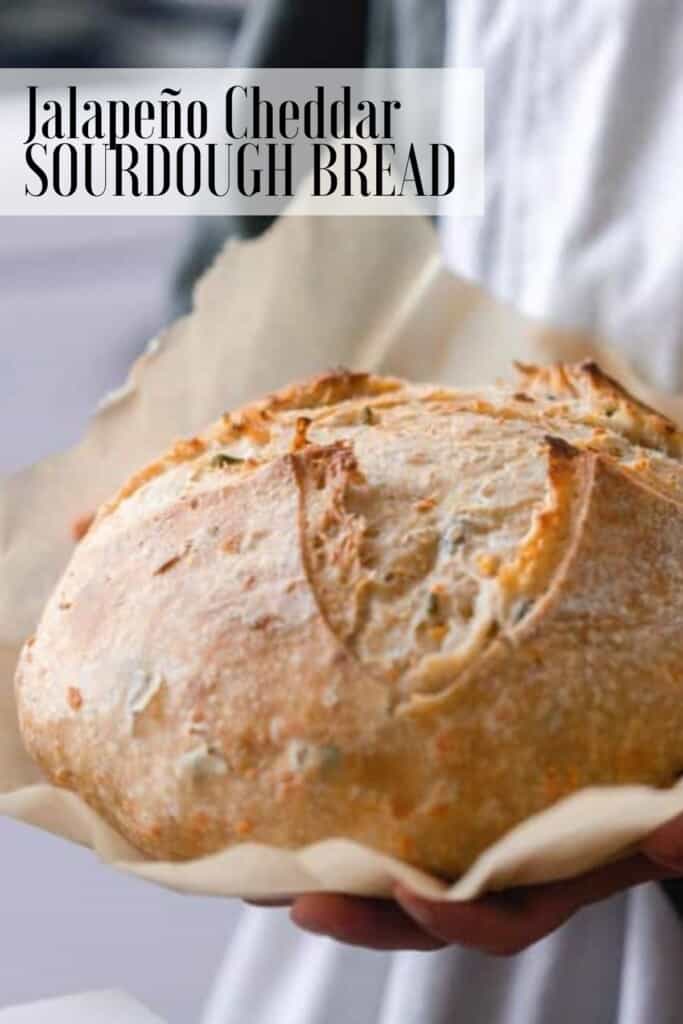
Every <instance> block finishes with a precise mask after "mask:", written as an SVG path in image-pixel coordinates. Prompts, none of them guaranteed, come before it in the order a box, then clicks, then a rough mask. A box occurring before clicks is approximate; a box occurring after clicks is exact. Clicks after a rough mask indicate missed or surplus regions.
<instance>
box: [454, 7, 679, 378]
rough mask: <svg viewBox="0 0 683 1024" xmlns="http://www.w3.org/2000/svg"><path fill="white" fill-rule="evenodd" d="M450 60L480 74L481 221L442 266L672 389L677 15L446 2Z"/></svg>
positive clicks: (675, 356) (673, 10)
mask: <svg viewBox="0 0 683 1024" xmlns="http://www.w3.org/2000/svg"><path fill="white" fill-rule="evenodd" d="M450 7H451V12H452V32H451V43H450V46H449V63H451V64H474V65H483V66H484V68H485V70H486V103H487V161H488V171H487V207H486V211H487V212H486V218H485V220H484V222H483V223H482V221H480V220H476V219H473V220H470V221H462V220H460V221H458V220H451V221H450V222H448V223H447V225H446V252H447V255H448V258H449V260H450V262H451V264H452V266H453V267H454V268H455V269H457V270H459V271H461V272H462V273H464V274H465V275H466V276H470V277H474V278H477V279H479V280H482V281H484V282H485V283H487V284H488V285H489V287H490V288H491V289H492V290H493V291H494V292H495V293H497V294H499V295H501V296H504V297H506V298H509V299H511V300H512V301H513V302H515V303H516V304H517V305H518V306H520V307H521V308H522V309H524V310H525V311H526V312H529V313H532V314H533V315H538V316H542V317H548V318H550V319H551V320H553V321H554V322H556V323H564V324H566V325H568V326H580V327H586V328H588V329H590V330H594V331H597V332H598V333H600V334H601V335H602V336H603V337H605V338H606V339H608V340H609V341H611V342H612V343H614V344H616V345H620V346H622V348H623V349H624V351H625V352H626V353H627V355H628V356H629V358H630V359H631V360H632V362H633V364H634V365H635V366H636V367H637V368H638V369H640V370H641V372H643V373H644V374H645V375H646V376H649V377H650V379H651V380H652V382H653V383H655V384H657V385H658V386H659V387H661V388H664V389H670V390H682V389H683V201H682V199H681V191H680V180H681V169H682V168H683V5H682V4H681V3H680V2H679V0H646V2H644V0H599V2H596V0H542V2H541V3H534V2H527V0H451V3H450Z"/></svg>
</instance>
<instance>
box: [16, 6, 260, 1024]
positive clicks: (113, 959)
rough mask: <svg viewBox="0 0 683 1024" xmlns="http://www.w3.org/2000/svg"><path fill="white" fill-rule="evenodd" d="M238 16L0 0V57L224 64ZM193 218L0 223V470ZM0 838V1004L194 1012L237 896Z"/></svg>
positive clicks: (122, 343) (136, 301)
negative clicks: (110, 997)
mask: <svg viewBox="0 0 683 1024" xmlns="http://www.w3.org/2000/svg"><path fill="white" fill-rule="evenodd" d="M253 2H258V0H253ZM241 14H242V11H241V4H240V3H239V2H236V0H196V2H183V0H161V2H157V0H145V2H144V3H130V2H127V3H125V2H124V3H112V2H106V0H100V2H98V3H87V2H84V0H72V2H65V3H59V4H58V3H55V2H53V0H21V2H13V0H3V3H2V4H0V57H1V58H2V59H1V60H0V64H1V65H2V66H15V67H16V66H24V67H31V66H33V67H37V66H43V67H44V66H54V67H60V66H61V67H74V66H79V65H87V66H101V67H117V66H141V67H155V66H168V67H173V66H200V67H201V66H210V65H214V64H215V65H226V64H229V52H230V47H231V43H232V39H233V38H234V34H235V32H236V31H237V29H238V27H239V23H240V19H241ZM2 101H3V97H2V95H1V94H0V127H1V124H2ZM190 230H191V225H190V223H189V221H187V220H182V219H177V220H175V219H169V218H55V219H51V218H45V219H43V218H30V219H28V218H27V219H19V218H9V219H5V220H4V221H2V222H0V473H2V474H8V473H11V472H13V471H15V470H17V469H19V468H21V467H22V466H25V465H28V464H30V463H31V462H33V461H35V460H36V459H39V458H42V457H43V456H45V455H47V454H49V453H50V452H53V451H57V450H59V449H61V448H63V447H65V446H66V445H69V444H71V443H73V442H74V441H75V440H77V439H78V437H79V436H80V435H81V433H82V431H83V429H84V427H85V425H86V423H87V420H88V417H89V416H90V415H91V414H92V412H93V410H94V408H95V406H96V404H97V402H98V400H99V399H100V398H101V397H102V395H104V394H105V393H106V392H108V391H109V390H111V389H112V388H115V387H117V386H118V385H119V384H121V383H122V381H123V380H124V378H125V375H126V372H127V369H128V366H129V365H130V362H131V360H132V359H133V358H134V357H135V356H136V355H137V354H138V353H139V352H140V350H141V348H142V347H143V346H144V344H145V342H146V341H147V340H148V339H149V338H151V337H152V336H153V335H155V334H156V333H158V331H159V330H160V328H161V327H162V326H163V325H164V324H165V323H167V322H168V320H169V319H170V318H171V316H172V308H173V305H172V303H173V296H172V285H173V279H174V274H175V273H176V269H177V267H178V265H179V262H180V261H181V258H182V252H183V251H184V248H185V246H186V243H187V239H188V235H189V232H190ZM0 585H1V582H0ZM0 848H1V849H2V877H1V879H0V915H1V920H2V924H3V945H2V956H0V1006H7V1005H11V1004H14V1003H22V1002H29V1001H33V1000H36V999H39V998H41V997H46V996H52V995H61V994H65V993H69V992H76V991H84V990H87V989H97V988H122V989H125V990H126V991H128V992H130V993H131V994H132V995H134V996H136V997H137V998H138V999H139V1000H140V1001H142V1002H143V1003H146V1004H147V1005H148V1006H149V1007H150V1009H152V1010H154V1011H156V1012H157V1013H158V1014H160V1015H161V1016H162V1017H163V1018H164V1019H166V1020H168V1021H169V1024H192V1022H195V1021H198V1020H199V1017H200V1013H201V1006H202V1004H203V1002H204V999H205V997H206V995H207V992H208V989H209V987H210V984H211V981H212V978H213V975H214V973H215V971H216V969H217V967H218V964H219V961H220V958H221V955H222V952H223V949H224V947H225V944H226V942H227V941H228V938H229V935H230V930H231V927H232V925H233V923H234V920H235V917H236V914H237V910H238V907H237V905H234V904H231V903H229V902H227V901H219V900H208V899H199V898H192V897H187V896H179V895H175V894H173V893H170V892H166V891H165V890H162V889H157V888H155V887H153V886H151V885H149V884H145V883H142V882H139V881H136V880H134V879H132V878H128V877H126V876H123V875H120V874H118V873H116V872H114V871H112V870H111V869H109V868H106V867H104V866H103V865H101V864H99V863H98V861H97V860H96V859H95V858H94V857H93V856H92V855H91V854H90V853H89V852H87V851H85V850H81V849H79V848H77V847H75V846H73V845H70V844H67V843H65V842H64V841H62V840H58V839H55V838H53V837H50V836H47V835H44V834H42V833H40V832H38V831H36V830H33V829H29V828H27V827H25V826H21V825H18V824H16V823H14V822H11V821H6V820H0Z"/></svg>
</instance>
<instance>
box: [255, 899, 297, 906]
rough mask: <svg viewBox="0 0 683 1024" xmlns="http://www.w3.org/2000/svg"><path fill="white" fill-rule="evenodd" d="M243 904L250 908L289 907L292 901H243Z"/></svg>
mask: <svg viewBox="0 0 683 1024" xmlns="http://www.w3.org/2000/svg"><path fill="white" fill-rule="evenodd" d="M243 902H244V903H248V904H249V906H250V907H291V905H292V903H293V902H294V900H293V899H289V900H244V901H243Z"/></svg>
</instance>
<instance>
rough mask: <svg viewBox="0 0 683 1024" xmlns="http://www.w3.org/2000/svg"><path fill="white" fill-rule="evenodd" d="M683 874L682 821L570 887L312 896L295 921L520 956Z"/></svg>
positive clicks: (386, 944)
mask: <svg viewBox="0 0 683 1024" xmlns="http://www.w3.org/2000/svg"><path fill="white" fill-rule="evenodd" d="M679 875H683V816H681V817H679V818H676V819H674V820H673V821H671V822H669V823H668V824H666V825H664V826H662V828H660V829H658V830H657V831H656V832H654V833H653V834H652V835H651V836H649V837H648V839H647V840H645V841H644V842H643V843H642V844H641V852H640V853H638V854H636V855H634V856H632V857H629V858H627V859H625V860H622V861H618V862H616V863H613V864H609V865H607V866H605V867H601V868H597V869H596V870H594V871H590V872H588V873H587V874H585V875H581V876H579V877H578V878H573V879H570V880H569V881H565V882H552V883H550V884H547V885H538V886H530V887H528V888H524V889H513V890H510V891H508V892H505V893H500V894H495V895H489V896H484V897H483V898H481V899H478V900H473V901H472V902H468V903H445V902H435V901H430V900H424V899H420V898H419V897H418V896H416V895H415V894H414V893H412V892H410V890H408V889H406V888H405V887H404V886H401V885H398V886H396V889H395V891H394V895H395V900H371V899H361V898H356V897H351V896H333V895H318V894H315V895H308V896H300V897H299V898H298V899H296V900H294V902H293V904H292V908H291V911H290V916H291V918H292V920H293V921H294V923H295V924H297V925H299V926H300V927H301V928H304V929H306V930H307V931H312V932H316V933H320V934H323V935H328V936H330V937H331V938H334V939H337V940H339V941H340V942H346V943H350V944H352V945H356V946H366V947H368V948H370V949H384V950H399V949H418V950H431V949H441V948H443V947H444V946H449V945H452V944H457V945H461V946H469V947H471V948H474V949H479V950H483V951H485V952H487V953H492V954H495V955H499V956H504V955H511V954H513V953H519V952H521V950H523V949H526V947H527V946H530V945H532V944H533V943H534V942H537V941H538V940H539V939H542V938H543V937H544V936H546V935H548V934H549V933H550V932H552V931H554V930H555V929H556V928H558V927H559V926H560V925H561V924H564V922H565V921H566V920H567V919H568V918H569V917H571V916H572V914H574V913H575V912H576V911H577V910H580V909H581V908H582V907H585V906H587V905H589V904H591V903H596V902H598V901H599V900H604V899H606V898H607V897H608V896H612V895H614V894H615V893H617V892H620V891H622V890H624V889H628V888H630V887H631V886H634V885H640V884H642V883H643V882H650V881H660V880H662V879H664V878H673V877H676V876H679Z"/></svg>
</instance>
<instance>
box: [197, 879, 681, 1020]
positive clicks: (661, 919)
mask: <svg viewBox="0 0 683 1024" xmlns="http://www.w3.org/2000/svg"><path fill="white" fill-rule="evenodd" d="M682 957H683V929H681V926H680V923H679V920H678V918H677V916H676V914H675V912H674V910H673V909H672V907H671V905H670V903H669V901H668V899H667V898H666V896H665V895H664V894H663V893H662V891H661V890H660V889H659V888H658V887H657V886H655V885H651V886H644V887H642V888H640V889H636V890H633V891H632V892H630V893H628V894H626V895H623V896H620V897H618V898H616V899H613V900H610V901H609V902H607V903H604V904H599V905H597V906H594V907H590V908H587V909H586V910H583V911H582V912H581V913H579V914H577V915H576V916H575V917H574V918H573V919H572V920H571V921H569V922H568V924H567V925H565V927H564V928H561V929H560V930H559V931H557V932H555V933H554V934H553V935H551V936H549V937H548V938H547V939H545V940H543V941H542V942H540V943H538V944H537V945H535V946H532V947H531V948H530V949H528V950H526V951H525V952H524V953H522V954H520V955H519V956H517V957H514V958H508V959H502V958H495V957H490V956H486V955H484V954H483V953H476V952H472V951H469V950H465V949H458V948H451V949H446V950H442V951H439V952H437V953H408V952H406V953H396V954H384V953H375V952H370V951H366V950H361V949H352V948H351V947H346V946H341V945H338V944H336V943H334V942H332V941H330V940H329V939H324V938H319V937H317V936H313V935H305V934H303V933H302V932H300V931H297V930H296V929H295V928H294V926H293V925H291V924H290V923H289V920H288V917H287V914H286V912H285V911H281V910H254V909H248V910H247V909H245V911H244V916H243V919H242V923H241V926H240V927H239V928H238V930H237V932H236V934H235V937H234V938H233V941H232V943H231V944H230V946H229V948H228V951H227V953H226V958H225V962H224V965H223V969H222V971H221V975H220V978H219V980H218V983H217V985H216V988H215V991H214V992H213V994H212V996H211V999H210V1001H209V1003H208V1005H207V1008H206V1012H205V1016H204V1018H203V1024H243V1022H244V1021H249V1022H250V1024H548V1022H549V1021H552V1024H577V1022H578V1021H580V1022H581V1024H653V1022H654V1021H656V1022H657V1024H675V1022H678V1021H680V1020H681V1017H682V1015H683V1014H682V1007H683V981H682V979H681V971H680V964H681V963H682V962H683V960H682Z"/></svg>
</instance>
